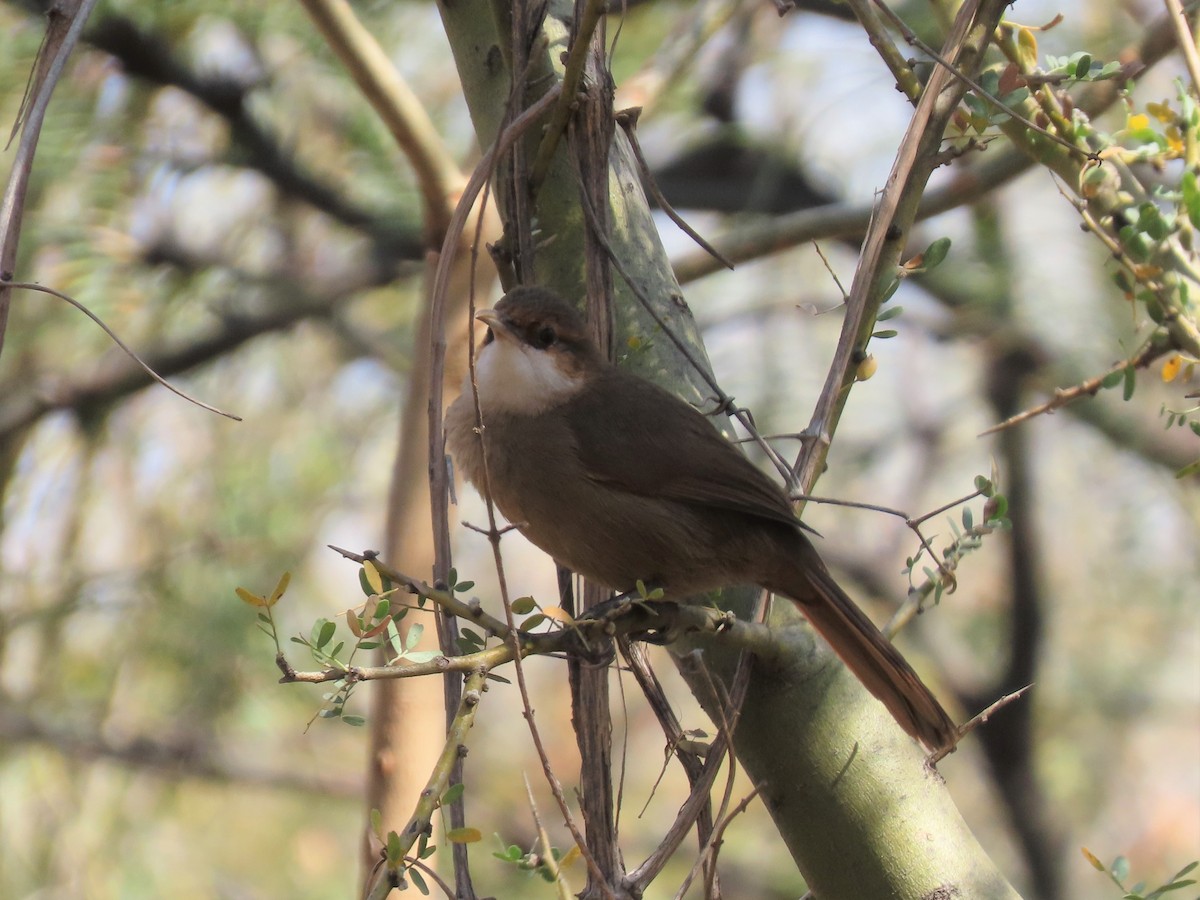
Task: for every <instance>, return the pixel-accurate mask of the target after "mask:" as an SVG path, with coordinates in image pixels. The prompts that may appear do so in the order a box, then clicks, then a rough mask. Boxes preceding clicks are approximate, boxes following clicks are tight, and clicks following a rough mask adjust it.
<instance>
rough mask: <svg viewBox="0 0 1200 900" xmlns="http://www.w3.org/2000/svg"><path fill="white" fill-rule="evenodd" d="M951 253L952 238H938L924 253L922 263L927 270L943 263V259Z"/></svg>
mask: <svg viewBox="0 0 1200 900" xmlns="http://www.w3.org/2000/svg"><path fill="white" fill-rule="evenodd" d="M949 253H950V238H948V237H943V238H938V239H937V240H936V241H934V242H933V243H932V244H930V245H929V246H928V247H927V248H926V249H925V252H924V253H923V254H922V257H923V259H922V263H923V265H924V268H925V270H926V271H928V270H930V269H932V268H934V267H936V266H939V265H941V263H942V261H943V260H944V259H945V258H946V257H947V255H949Z"/></svg>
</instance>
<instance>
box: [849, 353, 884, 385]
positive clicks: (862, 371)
mask: <svg viewBox="0 0 1200 900" xmlns="http://www.w3.org/2000/svg"><path fill="white" fill-rule="evenodd" d="M878 368H879V360H877V359H876V358H875V354H873V353H872V354H868V356H867V358H866V359H864V360H863V361H862V362H860V363H859V364H858V370H857V371H856V372H855V373H854V378H855V380H856V381H866V380H867V379H869V378H870V377H871V376H872V375H874V374H875V371H876V370H877V369H878Z"/></svg>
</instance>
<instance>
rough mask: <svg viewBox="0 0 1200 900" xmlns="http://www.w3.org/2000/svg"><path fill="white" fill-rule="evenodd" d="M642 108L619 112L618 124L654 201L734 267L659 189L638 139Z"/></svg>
mask: <svg viewBox="0 0 1200 900" xmlns="http://www.w3.org/2000/svg"><path fill="white" fill-rule="evenodd" d="M640 113H641V109H638V108H634V109H624V110H621V111H620V112H619V113H617V124H618V125H620V126H621V128H622V129H623V130H624V131H625V135H626V136H627V137H628V138H629V146H630V147H631V148H632V149H633V158H634V159H636V160H637V164H638V167H639V168H640V169H641V170H642V183H643V184H644V185H646V187H647V188H649V189H650V195H651V196H652V197H653V198H654V202H655V203H657V204H658V206H659V208H660V209H661V210H662V211H663V212H664V213H666V214H667V218H669V219H670V220H671V221H672V222H674V223H675V225H676V227H678V228H679V230H680V231H682V232H683V233H684V234H686V235H687V236H688V237H690V238H691V239H692V240H693V241H695V242H696V243H697V244H698V245H699V246H700V248H701V249H703V250H704V252H705V253H710V254H712V257H713V259H715V260H717V262H719V263H720V264H721V265H723V266H724V267H725V268H727V269H732V268H733V263H731V262H730V261H729V260H728V259H726V258H725V257H724V256H722V255H721V251H719V250H718V249H717V248H716V247H714V246H713V245H712V244H710V243H709V242H708V241H706V240H705V239H704V238H703V237H701V235H700V233H699V232H698V231H696V229H694V228H692V226H691V225H689V224H688V223H687V222H686V221H685V220H684V218H683V216H681V215H680V214H679V213H678V212H676V211H675V207H673V206H672V205H671V204H670V202H668V200H667V198H666V197H665V196H663V192H662V191H661V190H659V187H658V182H657V181H655V180H654V173H653V172H651V171H650V166H649V165H648V164H647V163H646V157H645V156H643V155H642V145H641V144H640V143H639V142H638V139H637V120H638V115H639V114H640Z"/></svg>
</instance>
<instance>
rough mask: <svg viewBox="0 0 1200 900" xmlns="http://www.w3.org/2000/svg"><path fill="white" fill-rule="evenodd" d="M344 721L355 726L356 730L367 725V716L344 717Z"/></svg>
mask: <svg viewBox="0 0 1200 900" xmlns="http://www.w3.org/2000/svg"><path fill="white" fill-rule="evenodd" d="M342 721H343V722H345V723H346V724H347V725H353V726H354V727H355V728H361V727H362V726H363V725H366V724H367V719H366V716H342Z"/></svg>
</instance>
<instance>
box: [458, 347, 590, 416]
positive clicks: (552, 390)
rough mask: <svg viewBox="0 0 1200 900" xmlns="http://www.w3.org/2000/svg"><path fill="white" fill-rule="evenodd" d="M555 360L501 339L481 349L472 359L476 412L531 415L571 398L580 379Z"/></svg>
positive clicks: (551, 355)
mask: <svg viewBox="0 0 1200 900" xmlns="http://www.w3.org/2000/svg"><path fill="white" fill-rule="evenodd" d="M556 357H557V354H556V353H554V352H553V351H549V350H537V349H535V348H533V347H530V346H529V345H528V344H523V343H517V342H515V341H512V340H506V339H502V338H497V339H496V340H494V341H492V342H491V343H489V344H487V345H486V346H484V347H482V348H481V349H480V351H479V355H478V356H477V357H476V359H475V383H476V384H477V385H478V387H479V406H480V408H481V409H482V410H484V411H485V412H489V411H490V412H505V413H516V414H518V415H533V414H534V413H539V412H542V411H543V410H545V409H548V408H549V407H551V406H554V405H556V404H558V403H561V402H563V401H564V400H566V399H567V398H568V397H571V396H572V395H574V394H575V393H576V392H577V391H579V390H580V389H581V388H582V387H583V380H584V379H583V375H582V373H579V372H571V371H569V370H567V369H565V368H564V367H562V366H560V365H559V364H558V360H557V358H556ZM469 389H470V385H468V386H467V390H469Z"/></svg>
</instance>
